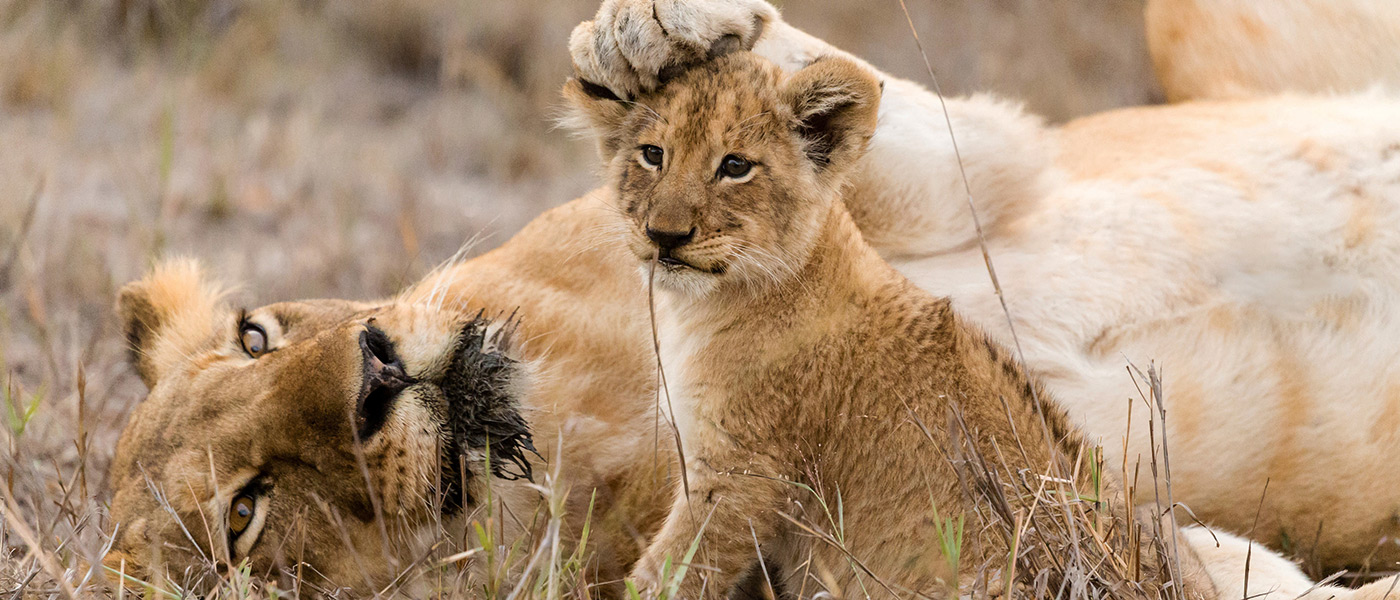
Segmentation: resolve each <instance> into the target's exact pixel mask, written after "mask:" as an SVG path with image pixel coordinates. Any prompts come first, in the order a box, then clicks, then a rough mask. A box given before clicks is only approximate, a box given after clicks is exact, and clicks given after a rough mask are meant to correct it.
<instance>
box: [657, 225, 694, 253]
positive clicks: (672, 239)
mask: <svg viewBox="0 0 1400 600" xmlns="http://www.w3.org/2000/svg"><path fill="white" fill-rule="evenodd" d="M647 238H648V239H650V240H651V242H652V243H653V244H656V247H657V248H660V249H661V251H662V253H665V252H667V251H670V250H675V249H676V248H680V247H681V246H684V245H686V244H689V243H690V240H692V239H694V238H695V228H694V227H691V228H690V231H686V232H684V233H680V232H675V231H665V230H661V229H653V228H652V227H651V226H648V227H647Z"/></svg>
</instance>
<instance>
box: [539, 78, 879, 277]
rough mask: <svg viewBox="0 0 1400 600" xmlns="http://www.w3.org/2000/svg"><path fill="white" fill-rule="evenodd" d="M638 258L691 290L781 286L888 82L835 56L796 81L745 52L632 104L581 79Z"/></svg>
mask: <svg viewBox="0 0 1400 600" xmlns="http://www.w3.org/2000/svg"><path fill="white" fill-rule="evenodd" d="M565 94H566V96H568V98H569V100H570V101H571V102H572V104H573V105H574V108H575V112H576V115H575V116H576V117H577V119H576V120H579V121H582V122H583V123H584V124H585V126H586V127H588V128H590V129H592V130H593V132H594V133H595V134H596V135H597V137H598V139H599V145H600V148H601V150H602V152H603V155H604V158H605V159H606V160H607V165H608V167H607V168H608V175H609V178H610V182H611V184H612V186H613V187H614V189H615V191H616V198H615V200H616V203H617V206H618V208H619V209H620V210H621V212H622V213H623V216H624V218H625V220H626V221H627V223H628V225H629V227H628V232H629V235H628V244H629V246H630V247H631V249H632V251H633V252H634V253H635V254H636V256H637V257H638V259H640V260H642V261H644V262H650V261H652V260H653V259H657V265H656V275H657V279H656V280H657V282H658V283H659V284H661V285H664V286H666V287H669V288H672V289H676V290H681V291H684V292H687V293H690V294H692V295H704V294H707V293H709V292H710V291H712V290H714V289H718V288H723V287H726V286H739V287H753V286H761V285H766V284H771V283H776V282H779V281H781V280H783V279H785V278H787V277H790V276H792V275H793V273H794V272H795V271H796V270H797V269H799V268H801V266H802V265H803V264H805V262H806V260H807V257H808V255H809V254H810V252H811V248H812V244H813V240H814V239H815V238H816V234H817V232H818V230H819V228H820V226H821V223H822V222H823V221H824V219H823V217H824V216H825V215H826V214H827V212H828V211H829V210H830V208H831V204H832V202H834V201H835V200H836V198H837V197H838V193H839V187H840V186H841V185H842V183H843V181H844V178H843V174H844V172H845V170H846V167H847V166H848V165H849V164H850V163H851V162H854V160H855V157H857V156H858V155H859V153H860V152H861V151H862V150H863V148H864V146H865V143H866V142H867V141H868V139H869V137H870V135H871V134H872V133H873V131H874V128H875V114H876V108H877V105H878V99H879V83H878V81H876V80H875V78H874V76H873V75H872V74H870V73H869V72H867V71H866V70H865V69H863V68H862V67H860V66H858V65H856V64H855V63H853V62H850V61H847V60H844V59H838V58H830V59H823V60H820V61H817V62H815V63H813V64H812V65H811V66H809V67H807V68H805V69H803V70H801V71H799V72H797V73H796V74H794V75H793V76H791V77H788V76H786V75H784V73H783V72H782V71H781V70H780V69H778V68H777V67H776V66H774V65H772V64H771V63H768V62H767V61H766V60H764V59H762V58H760V57H758V56H757V55H755V54H751V53H748V52H740V53H734V54H729V55H727V56H723V57H720V58H718V59H716V60H713V61H710V62H707V63H704V64H701V65H698V66H695V67H693V68H691V69H690V70H689V71H687V72H685V73H683V74H682V75H680V76H678V77H677V78H676V79H674V80H672V81H669V82H667V83H666V84H665V86H664V87H662V88H661V89H660V90H659V91H658V92H656V93H654V94H650V95H644V96H641V97H639V98H637V100H636V101H635V102H623V101H620V100H619V99H617V98H616V97H615V96H613V95H612V94H610V93H609V92H608V91H607V90H605V89H603V88H601V87H598V86H596V85H593V84H590V83H588V82H584V81H581V80H578V79H575V80H573V81H571V82H570V83H569V85H568V86H567V87H566V88H565Z"/></svg>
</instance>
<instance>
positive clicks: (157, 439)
mask: <svg viewBox="0 0 1400 600" xmlns="http://www.w3.org/2000/svg"><path fill="white" fill-rule="evenodd" d="M118 311H119V312H120V316H121V319H122V321H123V323H124V326H125V333H126V336H127V338H128V341H129V342H130V345H131V350H132V360H133V364H134V366H135V368H136V371H137V372H138V373H139V374H140V376H141V378H142V379H143V380H144V381H145V382H146V384H147V386H149V388H150V394H149V395H148V397H147V398H146V399H145V400H144V401H143V402H142V403H141V404H140V405H139V406H138V407H137V409H136V410H135V412H134V413H133V414H132V416H131V420H130V422H129V424H128V425H127V427H126V429H125V430H124V431H123V432H122V435H121V439H120V441H119V442H118V445H117V451H116V456H115V459H114V461H113V464H112V470H111V484H112V488H113V490H114V499H113V502H112V515H111V516H112V520H113V522H114V528H115V529H114V538H115V539H114V544H113V549H112V552H110V553H109V555H108V557H107V560H106V561H105V563H106V564H107V566H109V567H112V568H114V569H124V570H125V572H126V573H128V574H135V575H136V576H137V577H144V576H148V575H157V574H160V575H166V574H168V576H169V577H171V578H172V579H174V580H175V581H176V582H177V583H180V582H181V580H182V579H184V580H185V581H184V582H183V583H187V584H194V585H197V584H198V583H199V580H200V579H202V578H203V577H204V576H205V575H211V574H216V573H218V572H219V571H221V570H223V569H226V568H227V567H228V565H230V564H232V565H238V564H240V563H242V562H243V561H244V560H247V561H248V564H249V565H250V566H251V567H252V570H253V572H254V573H255V574H260V575H272V576H274V577H275V576H276V575H277V574H278V573H279V569H281V568H285V569H290V570H293V571H294V572H296V573H297V575H296V576H297V577H301V578H303V579H304V580H305V581H311V582H319V584H320V585H326V584H331V585H336V586H349V587H357V588H361V589H366V590H377V589H379V588H380V587H382V586H384V585H385V584H387V583H388V582H389V580H390V579H392V577H393V576H394V575H395V574H396V572H397V569H398V568H402V567H404V566H406V565H404V564H402V563H399V564H396V563H397V562H398V560H399V559H400V558H401V557H402V554H401V553H400V552H399V550H400V549H401V548H402V547H403V545H404V544H405V543H406V542H408V541H410V539H409V538H411V537H412V536H414V535H416V534H418V533H421V532H423V531H424V530H425V528H427V527H428V526H430V525H431V524H433V523H435V522H438V521H439V519H438V517H440V516H442V515H444V514H446V515H451V514H453V513H455V512H457V511H460V510H461V509H462V508H463V507H464V506H468V505H470V504H471V502H472V500H473V494H474V493H476V492H479V491H480V489H481V485H482V481H481V480H483V479H484V478H485V476H486V475H487V474H486V473H485V472H484V471H485V470H486V466H485V462H486V460H487V455H488V453H489V461H490V462H489V464H490V469H491V470H492V471H493V472H494V474H495V475H497V476H502V477H520V476H528V474H529V467H528V463H527V462H526V461H525V459H524V457H523V455H522V452H525V451H528V450H529V449H531V445H530V436H529V432H528V430H527V428H526V424H525V422H524V420H523V419H522V417H521V415H520V413H519V412H518V411H517V406H516V404H515V402H514V400H513V399H514V398H515V397H516V396H515V391H514V387H515V386H516V381H517V379H518V376H519V375H520V371H521V369H523V367H522V366H521V365H520V364H519V363H516V362H515V361H513V360H512V359H511V358H508V357H507V356H506V354H505V351H506V349H507V348H506V346H507V345H508V344H509V335H510V330H511V327H510V325H509V324H506V325H493V324H491V323H488V322H487V321H486V320H483V319H481V318H479V317H478V316H476V315H470V314H459V313H456V312H453V311H448V310H442V309H439V308H436V307H431V306H424V305H420V304H409V303H403V302H395V301H389V302H384V303H362V302H347V301H340V300H314V301H306V302H286V303H280V304H272V305H269V306H264V307H261V308H256V309H251V310H238V309H235V308H233V307H231V306H229V305H228V304H226V303H225V301H224V299H223V295H222V294H221V293H220V292H219V291H218V290H217V289H216V288H215V287H214V286H213V285H211V284H210V283H209V282H208V281H205V280H204V279H203V278H202V277H201V275H200V272H199V270H198V268H197V267H196V266H195V265H194V264H193V263H190V262H174V263H168V264H166V265H163V266H161V267H158V268H156V269H155V270H154V271H153V272H152V273H151V274H150V275H149V276H147V277H146V278H145V279H143V280H141V281H138V282H136V283H132V284H129V285H127V286H126V287H125V288H123V289H122V291H121V294H120V298H119V300H118ZM157 569H159V571H157Z"/></svg>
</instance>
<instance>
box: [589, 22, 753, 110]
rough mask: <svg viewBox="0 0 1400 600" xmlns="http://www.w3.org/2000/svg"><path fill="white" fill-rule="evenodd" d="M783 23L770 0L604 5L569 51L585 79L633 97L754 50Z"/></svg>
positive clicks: (624, 95)
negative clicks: (705, 64) (674, 76)
mask: <svg viewBox="0 0 1400 600" xmlns="http://www.w3.org/2000/svg"><path fill="white" fill-rule="evenodd" d="M777 18H778V11H777V10H775V9H774V8H773V7H772V6H771V5H769V4H768V3H767V2H765V1H764V0H604V2H603V6H602V8H600V9H598V14H597V16H595V17H594V18H593V20H592V21H585V22H583V23H581V24H579V26H578V27H576V28H574V32H573V35H571V36H570V37H569V52H570V53H571V54H572V55H573V60H574V69H575V70H577V71H578V76H579V77H580V78H582V79H583V80H585V81H588V82H590V83H595V84H598V85H601V86H603V87H606V88H608V90H610V91H612V93H613V94H616V95H617V96H618V97H621V98H632V97H635V96H637V95H638V94H641V93H644V92H650V91H652V90H655V89H656V88H657V87H658V86H660V85H661V83H662V82H664V81H665V79H666V78H667V77H668V75H669V74H671V73H674V72H677V71H679V70H683V69H685V68H686V67H689V66H692V65H695V64H697V63H700V62H702V61H705V60H708V59H710V58H712V57H715V56H718V55H722V54H725V53H727V52H731V51H734V50H749V49H752V48H753V45H754V43H755V42H757V41H758V38H759V36H761V35H763V31H764V28H765V27H767V25H768V24H769V23H771V22H773V21H774V20H776V19H777Z"/></svg>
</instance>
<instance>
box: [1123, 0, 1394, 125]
mask: <svg viewBox="0 0 1400 600" xmlns="http://www.w3.org/2000/svg"><path fill="white" fill-rule="evenodd" d="M1146 12H1147V15H1146V16H1147V43H1148V48H1149V49H1150V50H1151V52H1152V62H1153V66H1154V67H1155V69H1156V71H1157V79H1158V80H1159V81H1161V82H1162V87H1163V89H1164V90H1165V91H1166V93H1167V98H1168V99H1169V100H1171V101H1173V102H1180V101H1184V100H1206V99H1216V100H1218V99H1227V98H1249V97H1257V96H1264V95H1269V94H1277V93H1282V92H1315V93H1346V92H1357V91H1362V90H1366V89H1369V88H1371V87H1376V86H1385V87H1388V88H1389V89H1390V90H1391V91H1392V92H1395V91H1400V51H1397V49H1400V3H1397V2H1394V1H1393V0H1288V1H1285V2H1267V1H1260V0H1149V1H1148V3H1147V11H1146Z"/></svg>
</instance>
